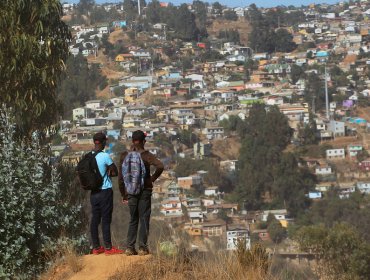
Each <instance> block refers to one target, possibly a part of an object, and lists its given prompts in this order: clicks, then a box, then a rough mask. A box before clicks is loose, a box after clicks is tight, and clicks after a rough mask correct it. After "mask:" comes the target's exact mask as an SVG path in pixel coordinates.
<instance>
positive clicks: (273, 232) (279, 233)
mask: <svg viewBox="0 0 370 280" xmlns="http://www.w3.org/2000/svg"><path fill="white" fill-rule="evenodd" d="M267 232H268V233H269V235H270V238H271V240H272V241H273V242H274V243H280V242H281V241H283V239H284V238H285V237H286V230H285V228H283V227H282V225H281V224H280V222H279V221H278V220H276V219H274V220H273V221H271V222H270V223H269V225H268V227H267Z"/></svg>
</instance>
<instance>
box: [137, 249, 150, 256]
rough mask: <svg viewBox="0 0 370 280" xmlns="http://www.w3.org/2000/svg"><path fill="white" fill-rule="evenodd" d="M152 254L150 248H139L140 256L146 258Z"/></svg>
mask: <svg viewBox="0 0 370 280" xmlns="http://www.w3.org/2000/svg"><path fill="white" fill-rule="evenodd" d="M149 254H150V252H149V250H148V248H139V256H146V255H149Z"/></svg>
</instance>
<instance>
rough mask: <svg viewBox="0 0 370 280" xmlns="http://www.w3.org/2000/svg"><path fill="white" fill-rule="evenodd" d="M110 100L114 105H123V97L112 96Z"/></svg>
mask: <svg viewBox="0 0 370 280" xmlns="http://www.w3.org/2000/svg"><path fill="white" fill-rule="evenodd" d="M110 102H112V104H113V105H114V106H120V105H123V97H114V98H111V100H110Z"/></svg>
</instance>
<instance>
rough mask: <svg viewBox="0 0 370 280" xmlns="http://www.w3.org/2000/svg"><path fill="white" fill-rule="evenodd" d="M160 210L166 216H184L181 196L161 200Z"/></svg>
mask: <svg viewBox="0 0 370 280" xmlns="http://www.w3.org/2000/svg"><path fill="white" fill-rule="evenodd" d="M160 212H161V213H162V214H163V215H165V216H182V215H183V213H182V209H181V201H180V198H179V197H171V198H168V199H165V200H163V201H162V202H161V210H160Z"/></svg>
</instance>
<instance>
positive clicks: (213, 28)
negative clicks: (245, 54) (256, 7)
mask: <svg viewBox="0 0 370 280" xmlns="http://www.w3.org/2000/svg"><path fill="white" fill-rule="evenodd" d="M232 29H234V30H238V32H239V35H240V43H242V44H243V45H245V46H246V45H248V36H249V33H250V32H251V30H252V29H251V26H250V24H249V22H248V21H247V20H244V19H239V20H237V21H231V20H225V19H215V20H213V21H212V24H211V25H210V26H209V27H207V32H208V34H209V35H211V36H216V35H218V34H219V32H220V31H221V30H232Z"/></svg>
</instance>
